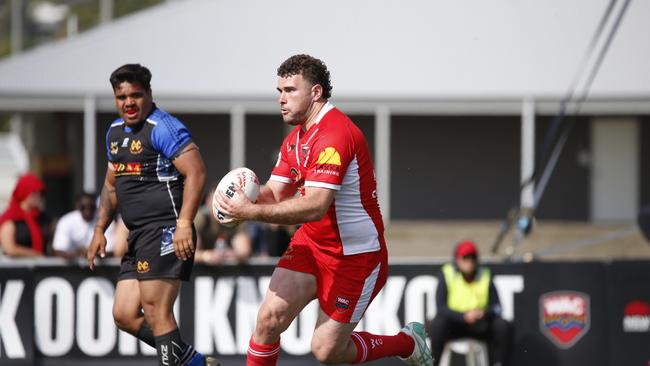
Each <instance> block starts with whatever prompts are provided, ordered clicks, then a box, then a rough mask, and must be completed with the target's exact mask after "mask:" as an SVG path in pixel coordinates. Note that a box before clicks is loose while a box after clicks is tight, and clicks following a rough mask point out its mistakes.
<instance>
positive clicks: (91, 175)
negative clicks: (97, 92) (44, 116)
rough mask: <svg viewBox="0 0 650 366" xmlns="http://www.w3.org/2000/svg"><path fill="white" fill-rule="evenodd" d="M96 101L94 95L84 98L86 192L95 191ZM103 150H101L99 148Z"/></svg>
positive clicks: (84, 182) (84, 176)
mask: <svg viewBox="0 0 650 366" xmlns="http://www.w3.org/2000/svg"><path fill="white" fill-rule="evenodd" d="M96 113H97V101H96V100H95V96H94V95H86V98H85V99H84V158H83V165H84V173H83V178H84V181H83V187H84V191H86V192H95V191H96V190H97V182H96V180H95V176H96V174H97V166H96V165H97V161H96V159H97V141H95V136H96V135H97V123H96V122H97V116H96ZM100 151H103V150H100Z"/></svg>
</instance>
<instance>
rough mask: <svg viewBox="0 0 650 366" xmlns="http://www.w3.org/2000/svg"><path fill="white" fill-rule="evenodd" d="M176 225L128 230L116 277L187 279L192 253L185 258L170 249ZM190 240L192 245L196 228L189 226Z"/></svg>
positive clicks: (192, 264)
mask: <svg viewBox="0 0 650 366" xmlns="http://www.w3.org/2000/svg"><path fill="white" fill-rule="evenodd" d="M175 230H176V226H174V225H171V226H167V225H160V226H148V227H145V228H140V229H135V230H132V231H130V232H129V237H128V239H127V241H128V244H129V247H128V250H127V251H126V253H125V254H124V257H122V264H121V266H120V275H119V276H118V281H120V280H126V279H137V280H147V279H161V278H171V279H180V280H182V281H189V279H190V275H191V274H192V267H193V266H194V256H192V257H191V258H188V259H187V260H186V261H183V260H180V259H178V258H177V257H176V254H175V253H174V244H173V239H174V231H175ZM192 240H193V242H194V244H195V245H196V230H195V229H194V227H192Z"/></svg>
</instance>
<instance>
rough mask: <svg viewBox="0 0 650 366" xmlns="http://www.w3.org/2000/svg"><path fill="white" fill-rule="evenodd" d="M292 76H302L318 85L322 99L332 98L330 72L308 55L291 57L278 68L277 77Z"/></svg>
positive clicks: (320, 62)
mask: <svg viewBox="0 0 650 366" xmlns="http://www.w3.org/2000/svg"><path fill="white" fill-rule="evenodd" d="M293 75H302V77H303V78H305V79H306V80H308V81H309V82H311V83H312V84H314V85H316V84H320V86H322V87H323V98H325V99H328V98H329V97H331V96H332V84H331V82H330V72H329V71H327V66H325V63H324V62H323V61H321V60H319V59H317V58H315V57H312V56H309V55H294V56H291V57H289V58H288V59H287V60H286V61H284V62H283V63H282V65H280V67H278V76H279V77H282V78H284V77H288V76H293Z"/></svg>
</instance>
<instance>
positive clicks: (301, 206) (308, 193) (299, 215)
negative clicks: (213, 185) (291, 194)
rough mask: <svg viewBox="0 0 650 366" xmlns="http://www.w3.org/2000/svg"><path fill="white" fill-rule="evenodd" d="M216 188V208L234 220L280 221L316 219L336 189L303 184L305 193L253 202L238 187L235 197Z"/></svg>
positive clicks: (327, 206)
mask: <svg viewBox="0 0 650 366" xmlns="http://www.w3.org/2000/svg"><path fill="white" fill-rule="evenodd" d="M218 192H219V200H218V205H219V211H221V212H224V213H226V214H227V215H229V216H231V217H234V218H236V219H237V220H257V221H264V222H270V223H274V224H281V225H295V224H303V223H305V222H310V221H318V220H320V219H321V218H322V217H323V215H325V213H326V212H327V210H328V208H329V207H330V205H331V204H332V201H333V200H334V195H335V194H336V191H335V190H331V189H328V188H320V187H305V195H304V196H300V197H298V198H294V199H290V200H284V201H281V202H278V203H273V204H253V203H252V202H250V201H249V200H248V199H247V198H245V195H244V194H243V192H241V190H240V191H239V192H238V194H237V196H236V197H235V198H234V199H231V198H230V197H228V196H227V195H226V194H224V193H223V192H221V191H218Z"/></svg>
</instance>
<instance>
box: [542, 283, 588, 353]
mask: <svg viewBox="0 0 650 366" xmlns="http://www.w3.org/2000/svg"><path fill="white" fill-rule="evenodd" d="M590 325H591V310H590V302H589V295H587V294H584V293H582V292H576V291H556V292H548V293H545V294H543V295H542V296H540V298H539V326H540V330H541V331H542V333H543V334H544V335H545V336H546V337H547V338H548V339H550V340H551V342H553V343H554V344H555V345H556V346H557V347H559V348H561V349H568V348H571V347H573V345H574V344H576V343H577V342H578V341H579V340H580V338H582V337H583V336H584V335H585V334H587V332H588V331H589V327H590Z"/></svg>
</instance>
